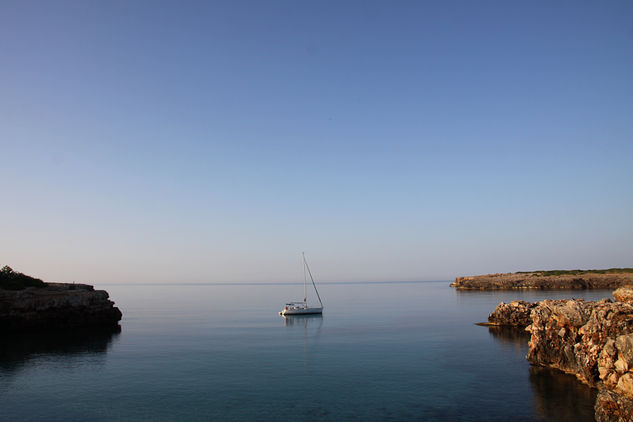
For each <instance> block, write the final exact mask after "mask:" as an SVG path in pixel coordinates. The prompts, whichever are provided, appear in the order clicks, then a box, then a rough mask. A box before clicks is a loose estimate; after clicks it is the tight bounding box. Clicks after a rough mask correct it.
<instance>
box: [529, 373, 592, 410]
mask: <svg viewBox="0 0 633 422" xmlns="http://www.w3.org/2000/svg"><path fill="white" fill-rule="evenodd" d="M530 383H531V384H532V391H533V392H534V403H535V406H536V409H535V410H536V413H537V414H538V415H539V416H540V417H542V418H543V419H545V420H557V421H570V422H572V421H573V422H576V421H593V420H595V419H594V408H593V406H594V403H595V401H596V390H594V389H592V388H590V387H589V386H587V385H585V384H583V383H581V382H580V381H578V379H576V377H575V376H573V375H569V374H564V373H562V372H560V371H557V370H555V369H550V368H543V367H538V366H532V367H530Z"/></svg>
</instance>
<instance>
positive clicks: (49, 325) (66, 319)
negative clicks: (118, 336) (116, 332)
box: [0, 283, 122, 331]
mask: <svg viewBox="0 0 633 422" xmlns="http://www.w3.org/2000/svg"><path fill="white" fill-rule="evenodd" d="M108 297H109V296H108V293H107V292H106V291H104V290H94V288H93V287H92V286H89V285H87V284H66V283H47V284H46V286H45V287H40V288H37V287H28V288H25V289H23V290H4V289H0V330H2V331H32V330H48V329H74V328H81V327H100V328H105V327H116V326H117V325H118V323H119V321H120V320H121V316H122V315H121V311H120V310H119V309H118V308H117V307H115V306H114V302H112V301H110V300H109V299H108Z"/></svg>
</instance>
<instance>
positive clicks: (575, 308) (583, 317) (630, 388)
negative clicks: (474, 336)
mask: <svg viewBox="0 0 633 422" xmlns="http://www.w3.org/2000/svg"><path fill="white" fill-rule="evenodd" d="M629 293H630V288H623V289H619V290H618V291H616V292H614V297H617V298H628V297H629ZM528 312H529V317H528V316H527V315H528ZM489 323H490V324H494V325H509V326H516V327H524V326H526V325H527V331H528V332H530V333H531V336H530V341H529V343H528V345H529V351H528V355H527V359H528V361H529V362H530V363H531V364H532V365H536V366H545V367H549V368H556V369H559V370H561V371H563V372H566V373H570V374H573V375H575V376H576V377H577V378H578V379H579V380H580V381H582V382H584V383H586V384H587V385H589V386H591V387H594V388H597V390H598V395H597V398H596V404H595V411H596V419H597V420H599V421H633V303H628V302H621V301H618V302H612V301H611V300H609V299H604V300H601V301H599V302H585V301H583V300H544V301H542V302H537V303H529V302H523V301H516V302H511V303H510V304H505V303H501V304H499V306H497V309H495V311H494V312H493V313H492V314H490V316H489Z"/></svg>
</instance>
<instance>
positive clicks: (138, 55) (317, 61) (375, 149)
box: [0, 0, 633, 283]
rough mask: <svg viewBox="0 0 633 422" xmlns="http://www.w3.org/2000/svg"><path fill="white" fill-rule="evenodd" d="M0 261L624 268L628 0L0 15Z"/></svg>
mask: <svg viewBox="0 0 633 422" xmlns="http://www.w3.org/2000/svg"><path fill="white" fill-rule="evenodd" d="M0 147H1V149H0V159H1V164H0V189H1V192H2V195H1V197H0V198H1V199H0V201H1V203H0V236H1V237H0V265H4V264H9V265H11V266H13V267H14V268H15V269H17V270H20V271H23V272H26V273H29V274H33V275H36V276H39V277H42V278H44V279H46V280H50V281H53V280H57V281H73V280H75V281H92V282H97V283H106V282H127V281H136V282H151V281H156V282H169V281H172V282H181V281H182V282H185V281H187V282H204V281H210V282H214V281H229V282H231V281H293V280H298V279H301V278H302V275H303V274H302V273H301V272H300V270H301V267H300V265H299V254H300V252H301V251H302V250H305V251H306V254H307V256H308V258H309V260H310V261H311V264H312V267H313V269H314V272H315V275H316V276H317V278H318V279H320V280H330V281H345V280H359V281H360V280H433V279H450V278H453V277H455V276H458V275H469V274H479V273H489V272H503V271H517V270H530V269H553V268H599V267H614V266H633V2H630V1H608V2H604V1H594V2H586V1H570V2H558V1H554V2H552V1H524V2H515V1H510V2H508V1H463V2H461V1H437V2H423V1H412V2H398V1H396V2H387V1H379V2H367V1H357V2H356V1H315V2H307V1H288V2H277V1H247V2H245V1H227V2H206V1H204V2H203V1H200V2H194V1H183V2H174V1H166V2H159V1H153V0H152V1H84V0H81V1H73V2H67V1H23V0H19V1H7V0H4V1H2V2H0Z"/></svg>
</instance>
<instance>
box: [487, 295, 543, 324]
mask: <svg viewBox="0 0 633 422" xmlns="http://www.w3.org/2000/svg"><path fill="white" fill-rule="evenodd" d="M536 305H537V303H533V302H526V301H524V300H515V301H513V302H510V303H504V302H501V303H500V304H499V305H498V306H497V307H496V308H495V310H494V311H493V312H492V313H491V314H490V315H488V323H487V324H485V325H508V326H513V327H527V326H528V325H530V324H531V323H532V319H531V318H530V313H531V312H532V309H534V308H535V307H536Z"/></svg>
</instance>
